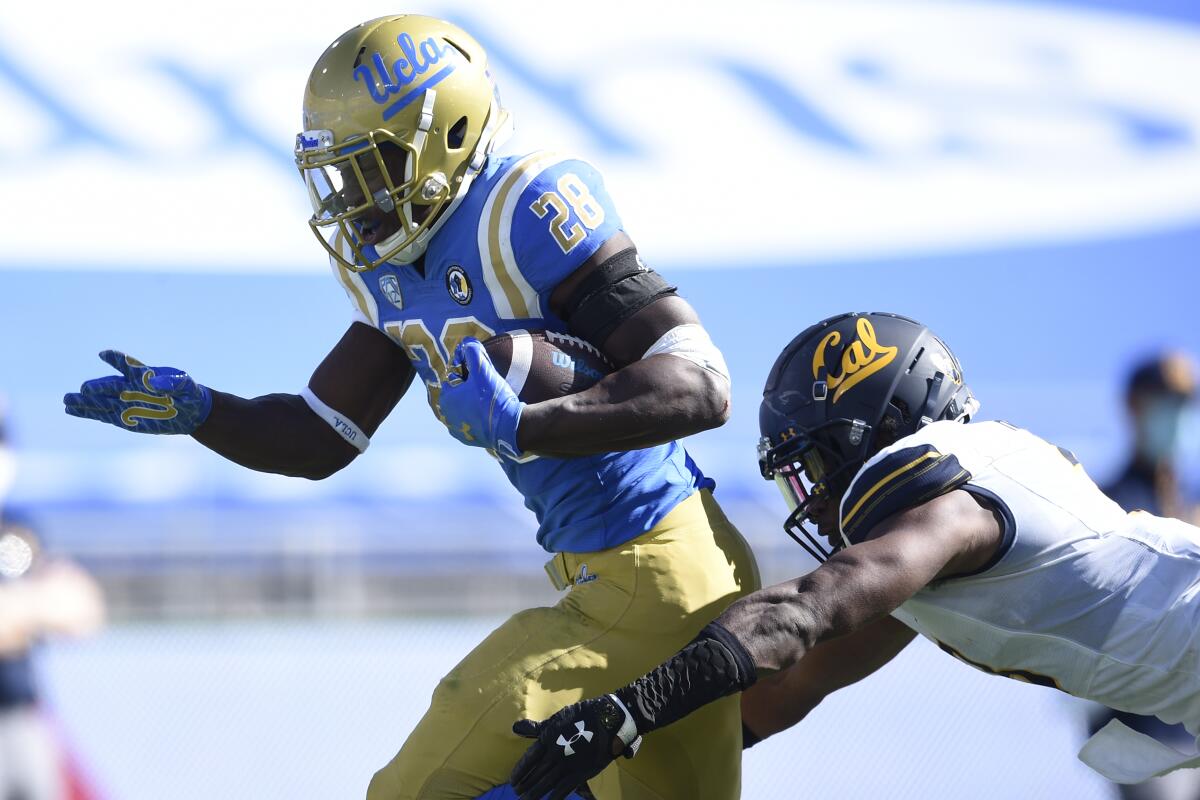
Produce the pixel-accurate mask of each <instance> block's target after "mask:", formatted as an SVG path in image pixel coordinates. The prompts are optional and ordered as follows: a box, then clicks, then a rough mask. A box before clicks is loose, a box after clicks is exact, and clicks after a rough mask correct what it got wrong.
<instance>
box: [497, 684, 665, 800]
mask: <svg viewBox="0 0 1200 800" xmlns="http://www.w3.org/2000/svg"><path fill="white" fill-rule="evenodd" d="M513 733H515V734H517V735H518V736H524V737H525V738H526V739H536V740H537V741H536V742H534V743H533V744H532V745H530V747H529V749H528V750H526V751H525V755H523V756H521V760H520V761H518V762H517V766H516V767H514V768H513V771H512V776H511V777H510V778H509V783H511V784H512V787H513V789H514V790H515V791H516V792H517V794H518V795H519V796H520V800H542V798H544V797H548V800H564V798H566V797H567V795H569V794H570V793H571V792H572V791H574V790H575V789H576V788H578V787H579V786H582V785H583V784H584V783H585V782H586V781H587V780H588V778H593V777H595V776H596V775H599V774H600V772H601V771H602V770H603V769H604V768H605V767H607V766H608V765H609V764H611V763H612V762H613V760H614V759H615V758H616V757H617V756H616V755H614V753H613V751H614V749H616V752H617V754H619V755H624V756H625V757H626V758H633V757H634V755H636V754H637V750H638V747H640V746H641V744H642V737H641V736H639V735H638V732H637V725H636V724H635V723H634V720H633V716H632V715H631V714H630V713H629V711H628V709H626V707H625V705H624V704H623V703H622V702H621V701H620V700H619V699H617V696H616V695H612V694H610V695H605V696H604V697H598V698H595V699H593V700H584V701H583V702H580V703H576V704H575V705H572V706H567V707H566V708H564V709H562V710H561V711H559V712H558V713H557V714H555V715H554V716H552V717H550V719H548V720H546V721H544V722H533V721H532V720H528V719H523V720H521V721H519V722H517V723H516V724H515V725H513Z"/></svg>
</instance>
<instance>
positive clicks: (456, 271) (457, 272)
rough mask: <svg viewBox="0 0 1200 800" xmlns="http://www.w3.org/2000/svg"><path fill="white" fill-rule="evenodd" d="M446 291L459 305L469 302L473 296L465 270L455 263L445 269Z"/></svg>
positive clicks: (473, 292)
mask: <svg viewBox="0 0 1200 800" xmlns="http://www.w3.org/2000/svg"><path fill="white" fill-rule="evenodd" d="M446 291H447V292H449V293H450V297H451V298H453V300H454V302H456V303H458V304H459V305H460V306H465V305H466V304H467V303H470V302H471V298H472V297H474V296H475V290H474V289H472V288H471V282H470V281H469V280H467V272H466V270H464V269H463V268H462V267H460V266H458V265H457V264H455V265H454V266H452V267H450V269H448V270H446Z"/></svg>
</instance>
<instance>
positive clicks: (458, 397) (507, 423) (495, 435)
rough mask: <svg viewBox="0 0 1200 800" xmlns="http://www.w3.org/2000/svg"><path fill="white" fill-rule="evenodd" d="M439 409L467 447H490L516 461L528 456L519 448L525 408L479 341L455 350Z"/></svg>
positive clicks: (469, 339) (471, 340) (454, 433)
mask: <svg viewBox="0 0 1200 800" xmlns="http://www.w3.org/2000/svg"><path fill="white" fill-rule="evenodd" d="M438 406H439V407H440V408H441V411H442V416H443V417H445V419H446V426H447V427H449V428H450V433H451V435H453V436H454V438H455V439H458V440H459V441H460V442H462V443H463V444H469V445H471V446H472V447H486V448H488V449H489V450H493V451H495V452H496V453H499V454H500V455H503V456H507V457H508V458H511V459H514V460H515V459H518V458H522V457H523V456H524V455H525V454H524V453H522V452H521V450H520V448H518V447H517V425H518V424H519V423H520V421H521V411H522V410H523V409H524V408H525V404H524V403H522V402H521V401H520V400H519V399H518V398H517V395H516V392H514V391H513V390H512V387H511V386H509V385H508V381H506V380H504V378H503V377H502V376H501V375H500V373H499V372H497V371H496V367H495V366H493V365H492V359H491V358H489V357H488V354H487V351H486V350H484V349H483V345H482V344H481V343H480V341H479V340H478V339H473V338H467V339H463V340H462V342H461V343H460V344H459V345H458V347H456V348H455V349H454V360H453V363H452V365H451V367H450V374H449V375H448V376H447V379H446V380H445V381H443V382H442V392H441V397H440V398H439V400H438Z"/></svg>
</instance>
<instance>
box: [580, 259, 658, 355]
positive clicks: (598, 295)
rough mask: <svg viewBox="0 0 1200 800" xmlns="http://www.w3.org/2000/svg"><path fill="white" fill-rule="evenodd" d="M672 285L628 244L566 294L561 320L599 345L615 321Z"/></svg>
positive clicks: (650, 301)
mask: <svg viewBox="0 0 1200 800" xmlns="http://www.w3.org/2000/svg"><path fill="white" fill-rule="evenodd" d="M675 288H676V287H674V286H671V285H670V284H668V283H667V282H666V281H665V280H664V279H663V277H662V276H661V275H659V274H658V273H657V272H655V271H654V270H652V269H649V268H647V267H646V265H645V264H643V263H642V260H641V259H640V258H639V257H638V254H637V248H634V247H630V248H628V249H626V250H622V251H621V252H619V253H617V254H616V255H615V256H613V257H612V258H609V259H608V260H606V261H605V262H604V263H603V264H601V265H600V266H598V267H597V268H596V269H595V270H594V271H592V272H591V273H590V274H589V275H588V276H587V277H585V278H584V279H583V280H582V281H581V282H580V284H579V286H577V287H576V288H575V290H574V291H572V292H571V296H570V297H568V298H567V302H566V304H565V307H564V308H563V321H564V322H566V323H567V325H568V327H570V329H571V333H573V334H575V335H576V336H579V337H581V338H583V339H586V340H588V341H589V342H591V343H592V344H594V345H596V346H597V347H600V346H601V345H603V344H604V342H605V340H607V339H608V337H609V334H611V333H612V332H613V331H614V330H616V328H617V326H618V325H620V324H621V323H622V322H624V321H625V320H627V319H629V318H630V317H632V316H633V315H634V314H636V313H637V312H639V311H641V310H642V309H643V308H645V307H646V306H648V305H650V304H651V303H653V302H654V301H655V300H658V299H659V298H661V297H665V296H667V295H669V294H675Z"/></svg>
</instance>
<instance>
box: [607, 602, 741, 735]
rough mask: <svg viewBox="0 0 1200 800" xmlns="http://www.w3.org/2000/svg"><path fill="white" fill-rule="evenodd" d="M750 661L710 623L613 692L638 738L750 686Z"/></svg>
mask: <svg viewBox="0 0 1200 800" xmlns="http://www.w3.org/2000/svg"><path fill="white" fill-rule="evenodd" d="M757 678H758V675H757V672H756V670H755V668H754V660H753V659H752V658H751V657H750V654H749V653H748V652H746V648H744V647H742V643H741V642H739V641H738V640H737V638H736V637H735V636H734V635H733V634H732V633H730V632H729V631H728V630H726V629H725V628H723V627H721V626H720V625H718V624H717V623H715V622H710V623H709V624H708V625H706V626H705V627H704V630H702V631H700V634H699V635H698V636H697V637H696V638H695V639H693V640H692V641H691V643H690V644H688V646H687V647H685V648H683V649H682V650H680V651H679V652H678V653H676V654H675V655H674V656H672V657H671V658H670V659H669V660H667V661H666V662H664V663H662V664H660V665H659V666H658V667H656V668H655V669H654V670H652V671H651V672H649V673H647V674H646V675H643V676H642V677H640V678H638V679H637V680H635V681H634V682H633V683H631V684H629V685H628V686H625V687H624V688H621V689H618V690H617V696H618V697H620V698H621V702H623V703H625V705H626V706H627V707H628V708H629V710H630V713H632V714H633V717H634V722H635V723H636V724H637V729H638V733H649V732H650V731H652V730H656V729H658V728H661V727H663V726H665V725H670V724H671V723H672V722H675V721H676V720H679V719H682V718H683V717H685V716H687V715H688V714H690V713H692V712H693V711H695V710H696V709H698V708H700V707H701V706H705V705H708V704H709V703H711V702H713V701H714V700H719V699H721V698H722V697H725V696H726V695H731V694H734V693H736V692H741V691H744V690H745V689H748V688H750V687H751V686H753V685H754V682H755V680H757Z"/></svg>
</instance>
